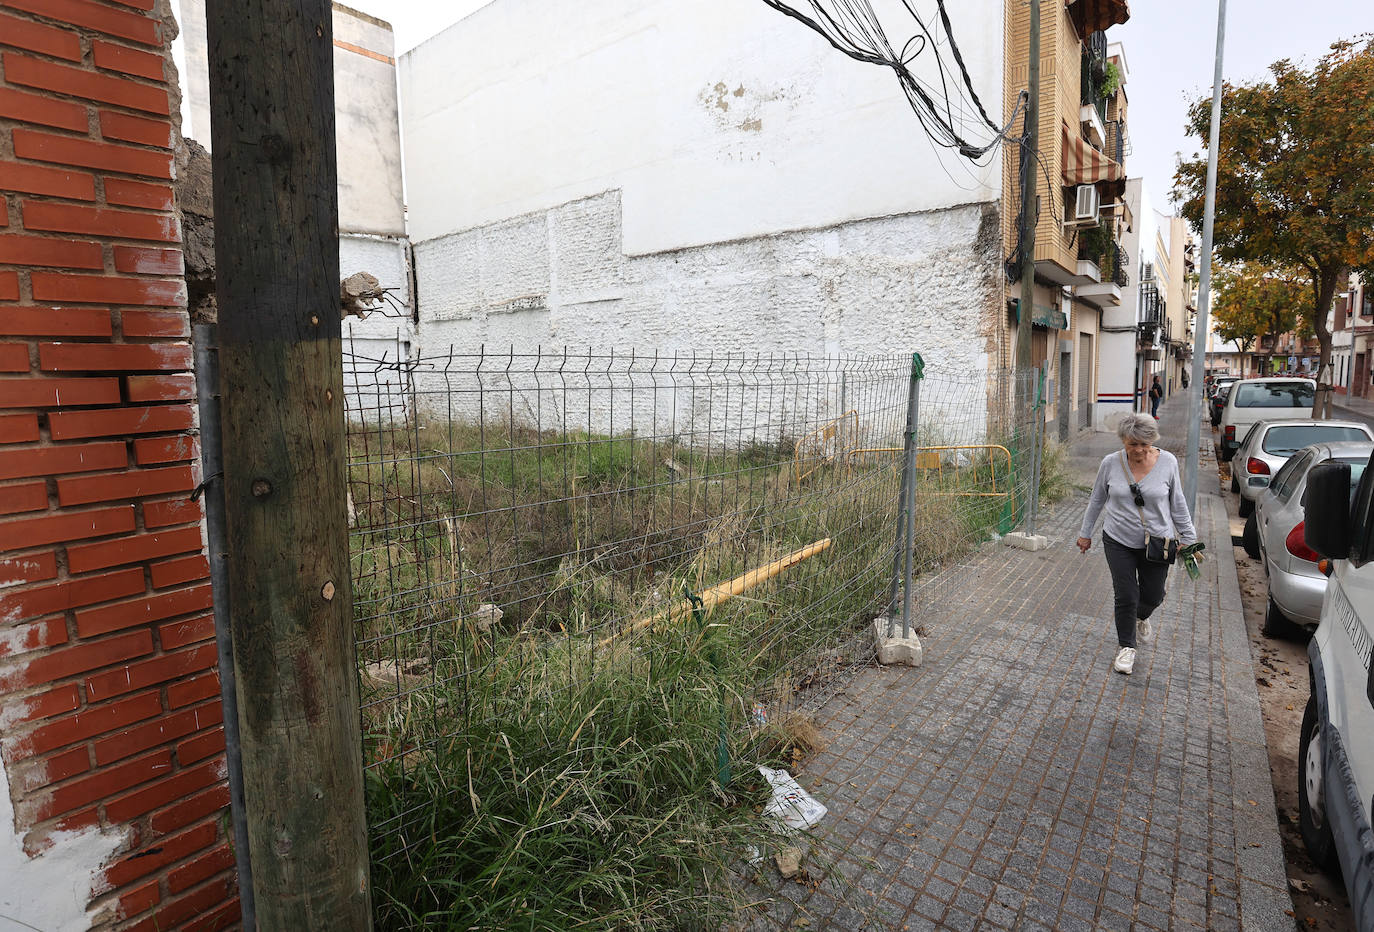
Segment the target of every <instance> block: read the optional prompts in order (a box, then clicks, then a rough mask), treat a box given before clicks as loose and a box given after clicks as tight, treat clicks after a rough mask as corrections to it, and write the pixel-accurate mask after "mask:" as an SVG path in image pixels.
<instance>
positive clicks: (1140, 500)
mask: <svg viewBox="0 0 1374 932" xmlns="http://www.w3.org/2000/svg"><path fill="white" fill-rule="evenodd" d="M1127 488H1128V489H1130V490H1131V498H1133V499H1135V503H1136V504H1137V505H1139V506H1140V507H1141V508H1144V507H1145V493H1144V492H1142V491H1140V483H1139V482H1132V483H1131V484H1130V485H1128V486H1127Z"/></svg>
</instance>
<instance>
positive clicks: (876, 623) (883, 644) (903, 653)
mask: <svg viewBox="0 0 1374 932" xmlns="http://www.w3.org/2000/svg"><path fill="white" fill-rule="evenodd" d="M887 622H888V619H887V618H875V619H873V642H874V646H875V647H876V648H877V652H878V662H879V663H881V664H883V665H885V666H890V665H892V664H898V663H903V664H906V665H907V666H908V667H919V666H920V665H921V639H920V638H918V637H917V636H916V634H915V633H914V632H913V633H912V634H911V636H910V637H902V635H901V630H902V626H901V622H900V621H899V622H898V623H897V627H896V631H897V633H895V634H893V636H892V637H888V636H887Z"/></svg>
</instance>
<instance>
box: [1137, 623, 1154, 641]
mask: <svg viewBox="0 0 1374 932" xmlns="http://www.w3.org/2000/svg"><path fill="white" fill-rule="evenodd" d="M1135 633H1136V637H1138V638H1140V639H1141V640H1142V641H1148V640H1149V639H1150V638H1152V637H1154V636H1155V629H1154V628H1151V627H1150V619H1148V618H1141V619H1139V620H1138V621H1137V622H1136V623H1135Z"/></svg>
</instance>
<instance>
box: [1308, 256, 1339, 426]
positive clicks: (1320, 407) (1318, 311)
mask: <svg viewBox="0 0 1374 932" xmlns="http://www.w3.org/2000/svg"><path fill="white" fill-rule="evenodd" d="M1341 272H1342V270H1341V269H1333V268H1322V269H1321V270H1320V274H1318V275H1317V276H1315V280H1314V281H1313V285H1314V290H1315V292H1316V299H1317V303H1316V306H1315V307H1314V308H1313V309H1312V329H1313V330H1315V331H1316V333H1317V345H1318V346H1319V347H1321V355H1320V358H1319V359H1318V360H1317V396H1316V398H1315V399H1314V400H1313V404H1312V416H1313V417H1314V418H1321V419H1329V418H1330V417H1331V407H1332V405H1333V403H1334V400H1333V398H1332V396H1333V394H1334V392H1333V391H1332V387H1331V328H1330V327H1328V326H1327V325H1326V312H1327V311H1328V310H1329V309H1330V307H1331V301H1332V299H1333V298H1335V296H1336V284H1337V283H1338V282H1339V281H1340V277H1341Z"/></svg>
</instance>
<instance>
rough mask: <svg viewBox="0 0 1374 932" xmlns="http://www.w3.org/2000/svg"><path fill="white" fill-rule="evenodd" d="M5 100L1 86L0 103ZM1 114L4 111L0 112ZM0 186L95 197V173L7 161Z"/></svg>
mask: <svg viewBox="0 0 1374 932" xmlns="http://www.w3.org/2000/svg"><path fill="white" fill-rule="evenodd" d="M3 100H4V97H3V90H0V103H2V102H3ZM0 116H3V113H2V112H0ZM0 189H4V190H6V191H19V192H21V193H23V194H47V195H50V196H51V197H65V198H70V199H71V200H76V201H93V200H95V176H94V175H91V174H89V173H87V172H78V171H72V170H71V169H68V168H49V167H48V166H47V165H26V164H24V163H23V162H6V163H5V170H4V172H2V173H0ZM36 264H37V265H56V264H57V263H55V262H39V263H36Z"/></svg>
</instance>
